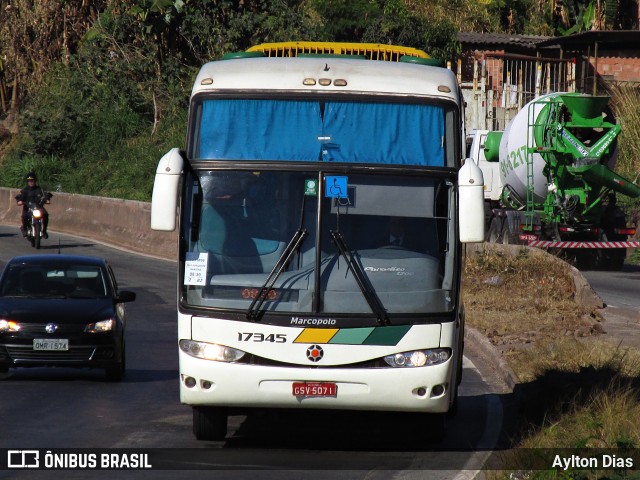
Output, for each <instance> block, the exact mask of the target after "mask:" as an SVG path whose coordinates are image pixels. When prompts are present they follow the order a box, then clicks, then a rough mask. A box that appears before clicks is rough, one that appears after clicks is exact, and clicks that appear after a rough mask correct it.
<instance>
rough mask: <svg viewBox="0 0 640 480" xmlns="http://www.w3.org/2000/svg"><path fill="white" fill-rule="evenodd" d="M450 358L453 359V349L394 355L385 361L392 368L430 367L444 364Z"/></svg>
mask: <svg viewBox="0 0 640 480" xmlns="http://www.w3.org/2000/svg"><path fill="white" fill-rule="evenodd" d="M449 358H451V349H449V348H431V349H429V350H414V351H411V352H402V353H394V354H393V355H387V356H386V357H384V361H385V362H387V364H388V365H389V366H390V367H429V366H431V365H439V364H441V363H444V362H446V361H447V360H449Z"/></svg>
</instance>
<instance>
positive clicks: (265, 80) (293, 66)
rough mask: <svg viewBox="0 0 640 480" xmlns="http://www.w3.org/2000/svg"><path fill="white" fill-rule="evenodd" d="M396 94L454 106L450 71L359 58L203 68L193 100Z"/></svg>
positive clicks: (240, 61) (236, 62) (243, 61)
mask: <svg viewBox="0 0 640 480" xmlns="http://www.w3.org/2000/svg"><path fill="white" fill-rule="evenodd" d="M232 91H236V92H237V91H243V92H245V93H246V92H247V91H280V92H288V93H296V92H299V93H327V94H331V93H337V92H344V93H358V94H400V95H417V96H423V95H424V96H431V97H440V98H443V99H449V100H453V101H456V102H457V101H458V83H457V79H456V77H455V75H454V74H453V73H452V72H451V71H450V70H448V69H445V68H441V67H434V66H429V65H420V64H413V63H404V62H382V61H371V60H362V59H359V58H357V57H356V58H343V57H340V58H317V57H306V58H303V57H284V58H283V57H262V58H237V59H231V60H219V61H213V62H209V63H207V64H205V65H204V66H203V67H202V68H201V69H200V72H199V73H198V76H197V77H196V80H195V84H194V87H193V91H192V95H195V94H198V93H202V92H218V93H224V92H229V93H230V92H232Z"/></svg>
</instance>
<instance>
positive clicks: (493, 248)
mask: <svg viewBox="0 0 640 480" xmlns="http://www.w3.org/2000/svg"><path fill="white" fill-rule="evenodd" d="M569 268H570V267H569V266H568V265H567V264H566V263H564V262H562V261H560V260H559V259H557V258H556V257H552V256H550V255H547V254H545V253H544V252H541V251H539V250H536V249H529V248H519V247H516V248H512V249H506V248H505V247H503V246H497V245H484V246H482V247H481V249H480V250H478V251H475V252H471V253H469V254H468V255H467V259H466V263H465V270H464V273H465V279H464V285H465V290H464V300H465V306H466V310H467V322H468V324H469V325H471V326H473V327H474V328H476V329H478V330H480V331H481V332H482V333H484V334H485V335H486V336H487V337H488V338H489V340H490V341H491V342H492V343H493V345H494V346H495V347H496V348H497V349H498V350H499V351H500V352H501V354H502V357H503V358H504V359H505V360H506V361H507V363H508V364H509V366H510V367H511V369H512V370H513V372H514V373H515V375H516V377H517V379H518V383H517V385H516V387H515V389H514V396H517V397H518V398H519V399H520V402H519V403H518V406H517V410H518V411H517V413H516V414H515V415H514V421H513V424H512V425H511V426H510V430H509V431H508V432H507V440H506V441H507V442H508V446H509V447H513V448H516V447H520V448H552V449H561V448H625V449H634V448H638V447H639V446H640V431H638V428H637V425H639V424H640V394H639V393H638V392H639V391H640V390H639V388H638V387H640V350H637V349H633V348H626V347H625V348H622V347H620V346H619V345H616V344H615V343H608V342H606V341H604V340H601V339H603V338H606V336H605V335H603V336H600V335H599V333H600V332H601V331H602V330H603V328H602V326H603V325H604V330H605V331H606V322H605V323H603V322H602V318H601V316H600V315H599V313H598V311H597V310H595V311H590V310H589V309H586V308H585V307H584V306H582V305H580V304H579V303H577V302H576V299H575V296H576V291H575V286H574V282H573V280H572V276H571V274H570V271H569ZM505 299H508V302H507V301H505ZM512 473H513V472H493V473H492V475H493V476H491V475H490V476H489V477H488V478H499V479H503V478H513V475H512ZM574 473H576V472H566V474H565V475H564V476H562V475H560V476H558V473H557V472H527V476H526V477H520V478H532V479H533V478H618V477H616V476H614V477H611V475H612V474H613V472H611V471H609V472H605V473H604V474H602V473H600V475H598V474H597V472H580V473H579V474H577V475H578V476H577V477H576V476H575V475H574ZM620 478H625V477H624V476H622V477H620Z"/></svg>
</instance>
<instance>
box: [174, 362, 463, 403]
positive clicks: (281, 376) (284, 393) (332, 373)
mask: <svg viewBox="0 0 640 480" xmlns="http://www.w3.org/2000/svg"><path fill="white" fill-rule="evenodd" d="M453 365H454V362H453V361H452V359H449V360H448V361H446V362H444V363H442V364H439V365H432V366H425V367H413V368H391V367H389V368H347V367H340V368H331V367H326V368H313V369H310V368H295V367H293V368H282V367H266V366H255V365H243V364H234V363H223V362H215V361H210V360H202V359H198V358H194V357H191V356H189V355H186V354H185V353H183V352H180V400H181V402H182V403H184V404H187V405H200V406H225V407H238V408H312V409H347V410H377V411H398V412H426V413H443V412H446V411H447V410H448V409H449V405H450V403H451V395H452V393H453V392H455V388H452V386H454V385H455V382H456V379H455V378H454V377H453ZM303 382H312V383H319V384H322V385H335V392H334V391H333V390H332V391H331V395H327V396H304V395H302V396H301V395H295V394H294V389H293V385H294V383H298V384H299V383H303Z"/></svg>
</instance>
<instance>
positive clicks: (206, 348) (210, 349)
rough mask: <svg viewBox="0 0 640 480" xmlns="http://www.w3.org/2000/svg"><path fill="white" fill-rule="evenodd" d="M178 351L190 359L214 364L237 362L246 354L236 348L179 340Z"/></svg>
mask: <svg viewBox="0 0 640 480" xmlns="http://www.w3.org/2000/svg"><path fill="white" fill-rule="evenodd" d="M180 350H182V351H183V352H184V353H186V354H187V355H191V356H192V357H196V358H202V359H204V360H214V361H216V362H237V361H238V360H240V359H241V358H242V357H244V356H245V353H246V352H243V351H242V350H238V349H236V348H231V347H225V346H224V345H217V344H215V343H205V342H196V341H194V340H180Z"/></svg>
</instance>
